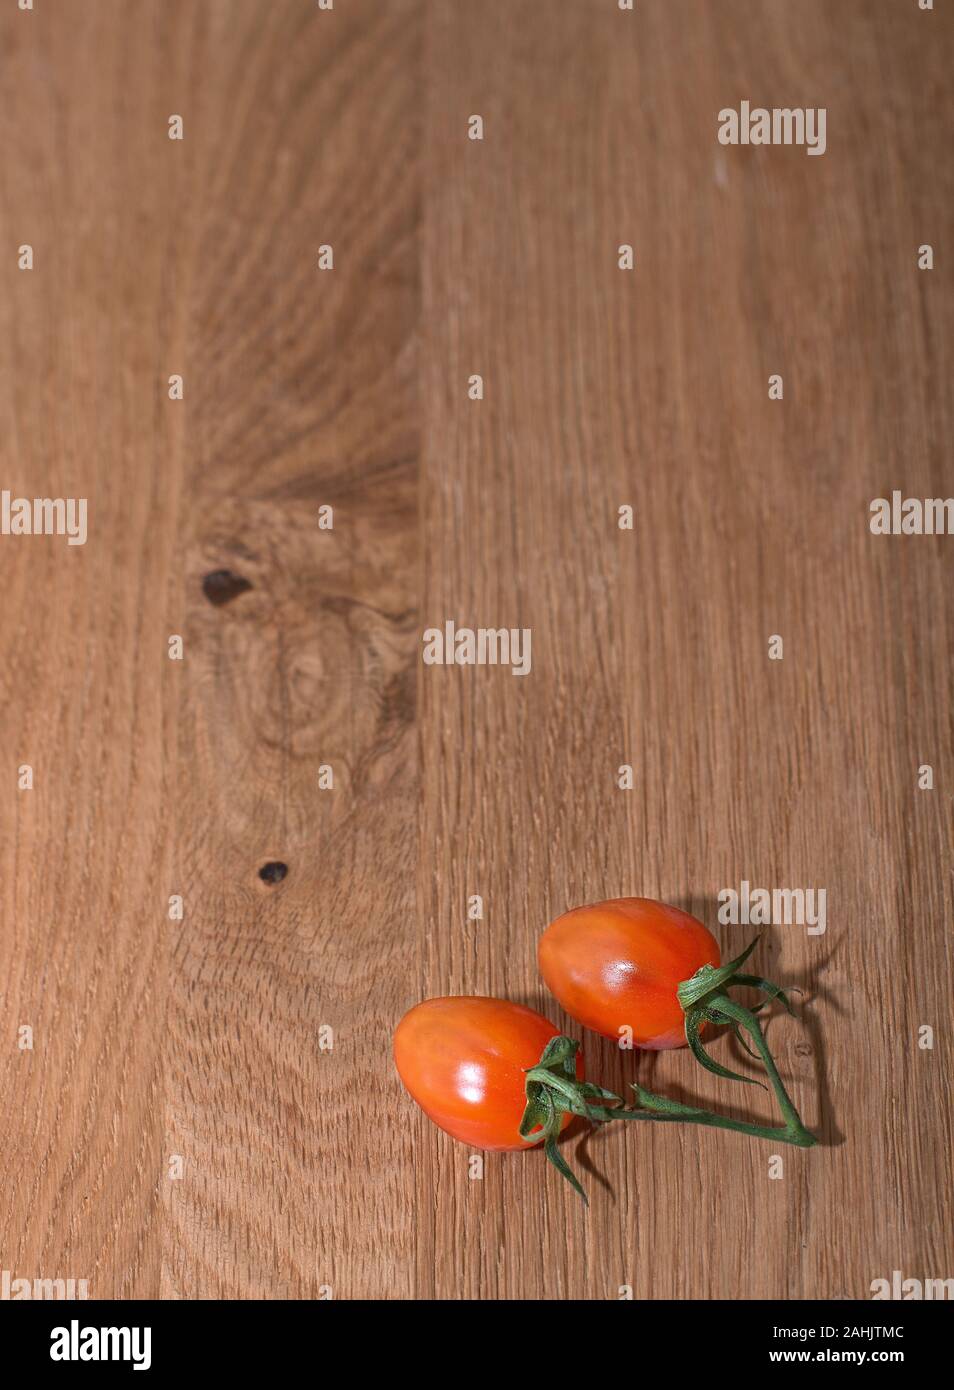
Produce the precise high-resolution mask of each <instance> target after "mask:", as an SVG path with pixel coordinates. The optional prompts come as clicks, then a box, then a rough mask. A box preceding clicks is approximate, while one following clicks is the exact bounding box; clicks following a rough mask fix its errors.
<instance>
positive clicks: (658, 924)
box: [394, 898, 720, 1149]
mask: <svg viewBox="0 0 954 1390" xmlns="http://www.w3.org/2000/svg"><path fill="white" fill-rule="evenodd" d="M539 960H540V970H541V973H542V975H543V978H544V980H545V981H546V983H547V986H548V987H549V989H550V990H551V992H552V993H553V994H554V995H556V997H557V999H558V1000H559V1001H560V1003H561V1004H562V1005H563V1007H564V1009H566V1011H567V1013H568V1014H570V1015H571V1016H572V1017H573V1018H575V1019H577V1020H578V1022H580V1023H582V1024H583V1025H584V1026H585V1027H587V1028H592V1029H593V1031H594V1032H597V1033H602V1034H604V1036H606V1037H608V1038H612V1039H613V1040H614V1041H616V1042H618V1041H619V1040H620V1038H621V1037H624V1036H625V1037H626V1038H627V1039H629V1040H631V1041H632V1043H633V1045H634V1046H636V1047H645V1048H654V1049H662V1048H671V1047H680V1046H682V1045H683V1044H684V1043H685V1036H684V1031H683V1020H684V1015H683V1009H682V1005H681V1004H680V1003H679V1000H678V998H677V997H676V990H677V988H678V986H679V985H680V984H681V982H682V981H683V980H688V979H689V978H690V977H691V976H692V975H694V974H695V973H696V971H697V970H698V969H699V968H700V967H701V966H703V965H715V966H717V965H719V964H720V957H719V947H718V945H717V943H716V941H715V938H714V937H713V936H712V934H711V932H709V931H707V930H706V928H705V927H704V926H703V925H702V923H701V922H698V921H697V920H696V919H695V917H690V916H689V914H688V913H686V912H681V911H680V910H679V909H678V908H675V907H667V906H666V905H665V904H664V903H657V902H653V901H652V900H651V899H649V898H614V899H612V900H610V901H609V902H602V903H596V904H594V905H593V906H590V907H578V908H575V909H574V910H573V911H572V912H565V913H564V914H563V915H562V917H558V918H557V919H556V920H555V921H554V922H551V924H550V926H549V927H547V929H546V931H545V932H544V934H543V936H542V937H541V939H540V943H539ZM624 1030H628V1031H624ZM558 1036H559V1029H557V1028H555V1027H554V1025H553V1024H552V1023H551V1022H550V1021H549V1020H548V1019H546V1018H544V1017H543V1016H542V1015H541V1014H538V1013H535V1012H534V1010H533V1009H528V1008H525V1007H524V1006H523V1005H522V1004H511V1003H509V1002H508V1001H507V1000H504V999H486V998H473V997H466V996H463V997H455V998H448V999H427V1000H425V1001H424V1003H423V1004H418V1005H417V1006H416V1007H415V1008H413V1009H411V1010H410V1012H409V1013H407V1014H405V1016H404V1018H403V1019H402V1020H401V1022H400V1023H399V1024H398V1027H397V1031H396V1033H395V1035H394V1060H395V1063H396V1065H397V1069H398V1073H399V1075H400V1077H401V1080H402V1081H403V1082H404V1085H405V1086H406V1088H407V1090H408V1091H409V1092H410V1094H411V1096H412V1097H413V1098H414V1100H416V1101H417V1103H418V1105H419V1106H420V1107H421V1109H422V1110H423V1111H424V1112H425V1114H427V1115H428V1116H429V1117H430V1118H431V1119H432V1120H433V1121H434V1123H435V1124H437V1125H439V1126H440V1128H441V1129H443V1130H446V1131H447V1133H448V1134H450V1135H452V1136H453V1138H455V1139H459V1140H462V1141H463V1142H464V1143H466V1144H469V1145H471V1146H472V1147H474V1148H479V1149H524V1148H526V1147H527V1140H526V1139H524V1138H521V1135H520V1123H521V1117H522V1116H523V1114H524V1109H525V1106H526V1104H527V1096H526V1094H525V1082H526V1077H525V1075H524V1073H525V1072H526V1071H528V1070H529V1069H530V1068H532V1067H535V1066H536V1065H537V1063H538V1062H539V1061H540V1057H541V1054H542V1052H543V1050H544V1048H545V1047H546V1045H547V1043H548V1042H549V1041H550V1040H551V1039H552V1038H555V1037H558ZM576 1075H577V1079H578V1080H582V1079H583V1070H582V1059H581V1058H580V1056H579V1054H577V1058H576ZM569 1118H570V1117H569V1115H568V1114H567V1115H565V1116H564V1119H563V1124H566V1123H567V1122H568V1120H569ZM535 1132H536V1131H534V1133H535ZM540 1137H541V1138H542V1137H543V1135H542V1131H541V1133H540ZM530 1142H534V1141H533V1136H532V1135H531V1140H530Z"/></svg>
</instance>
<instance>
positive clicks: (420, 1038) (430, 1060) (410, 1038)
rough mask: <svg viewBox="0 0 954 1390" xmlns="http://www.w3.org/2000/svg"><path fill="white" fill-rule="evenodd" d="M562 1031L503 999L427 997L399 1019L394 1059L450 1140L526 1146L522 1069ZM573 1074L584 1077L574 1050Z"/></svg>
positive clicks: (416, 1097) (485, 1146)
mask: <svg viewBox="0 0 954 1390" xmlns="http://www.w3.org/2000/svg"><path fill="white" fill-rule="evenodd" d="M559 1031H560V1030H559V1029H558V1028H555V1027H554V1025H553V1024H552V1023H551V1022H550V1021H549V1019H546V1018H543V1016H542V1015H541V1014H538V1013H534V1011H533V1009H527V1008H524V1006H523V1005H522V1004H511V1003H508V1002H507V1001H506V1000H505V999H486V998H482V997H480V996H456V997H452V998H448V999H425V1000H424V1002H423V1004H417V1005H416V1006H415V1007H414V1008H413V1009H411V1010H410V1012H409V1013H406V1014H405V1015H404V1017H403V1018H402V1019H401V1022H400V1023H399V1024H398V1026H397V1029H396V1031H395V1034H394V1061H395V1064H396V1065H397V1069H398V1074H399V1076H400V1078H401V1080H402V1081H403V1082H404V1085H405V1086H406V1087H407V1089H408V1091H409V1092H410V1094H411V1096H412V1097H413V1098H414V1100H416V1101H417V1103H418V1105H419V1106H420V1107H421V1109H422V1110H423V1111H424V1113H425V1115H427V1116H429V1117H430V1119H432V1120H433V1121H434V1123H435V1124H436V1125H439V1126H440V1128H441V1129H443V1130H445V1131H446V1132H447V1133H448V1134H450V1135H451V1136H452V1137H453V1138H454V1139H459V1140H461V1142H462V1143H464V1144H470V1145H472V1146H473V1147H474V1148H477V1149H526V1148H529V1147H530V1144H531V1143H532V1142H533V1141H532V1140H531V1141H529V1142H528V1141H527V1140H526V1139H521V1137H520V1121H521V1119H522V1117H523V1112H524V1107H525V1106H526V1103H527V1098H526V1090H525V1087H526V1077H525V1076H524V1071H525V1070H526V1069H527V1068H529V1067H534V1066H536V1064H537V1062H539V1060H540V1057H541V1055H542V1053H543V1049H544V1048H545V1047H546V1045H547V1043H548V1042H549V1041H550V1039H551V1038H555V1037H557V1036H558V1034H559ZM576 1073H577V1078H578V1079H582V1076H583V1068H582V1062H581V1058H580V1056H579V1054H577V1058H576ZM569 1119H570V1116H569V1115H567V1116H566V1117H565V1118H564V1121H563V1123H564V1124H566V1123H567V1122H568V1121H569ZM561 1128H562V1126H561ZM541 1137H542V1136H541Z"/></svg>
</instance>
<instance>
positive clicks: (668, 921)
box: [538, 898, 720, 1050]
mask: <svg viewBox="0 0 954 1390" xmlns="http://www.w3.org/2000/svg"><path fill="white" fill-rule="evenodd" d="M538 949H539V960H540V970H541V972H542V974H543V978H544V979H545V980H546V982H547V986H548V988H549V989H550V990H551V992H552V993H553V994H555V995H556V997H557V999H559V1001H560V1003H561V1004H562V1005H563V1007H564V1009H566V1011H567V1013H568V1014H570V1015H571V1016H572V1017H573V1018H575V1019H578V1020H579V1021H580V1023H582V1024H584V1025H585V1026H586V1027H587V1028H592V1029H593V1031H594V1032H595V1033H602V1034H603V1035H604V1036H605V1037H607V1038H613V1039H614V1041H617V1042H618V1041H619V1039H620V1036H621V1033H620V1029H621V1028H624V1027H627V1026H628V1027H630V1028H631V1029H632V1030H633V1043H634V1044H635V1046H637V1047H646V1048H652V1049H655V1050H662V1049H664V1048H670V1047H683V1046H685V1041H686V1036H685V1030H684V1026H683V1019H684V1015H683V1010H682V1005H681V1004H680V1003H679V1000H678V999H677V998H676V988H677V986H678V985H679V984H681V983H682V981H683V980H688V979H689V978H690V976H692V975H694V974H695V973H696V971H697V970H698V969H699V967H700V966H701V965H719V964H720V957H719V946H718V943H717V942H716V939H715V937H714V936H713V935H712V933H711V932H709V931H707V930H706V928H705V927H704V926H703V925H702V923H701V922H698V921H696V919H695V917H690V916H689V914H688V913H687V912H680V910H679V908H677V907H667V906H666V904H665V903H657V902H653V900H652V899H651V898H611V899H610V900H609V901H608V902H603V903H593V904H592V905H591V906H590V907H577V908H574V909H573V911H572V912H564V914H563V916H562V917H557V919H556V921H554V922H551V923H550V925H549V926H548V927H547V929H546V931H545V932H544V933H543V936H542V937H541V938H540V944H539V948H538Z"/></svg>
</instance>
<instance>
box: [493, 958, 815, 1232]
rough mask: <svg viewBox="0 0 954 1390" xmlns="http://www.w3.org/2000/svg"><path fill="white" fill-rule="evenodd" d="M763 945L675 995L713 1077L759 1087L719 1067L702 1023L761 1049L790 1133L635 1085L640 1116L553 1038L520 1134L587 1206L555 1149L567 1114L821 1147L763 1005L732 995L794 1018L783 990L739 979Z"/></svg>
mask: <svg viewBox="0 0 954 1390" xmlns="http://www.w3.org/2000/svg"><path fill="white" fill-rule="evenodd" d="M757 942H758V938H756V940H755V941H753V942H752V943H751V945H750V946H748V947H747V949H746V950H745V951H743V953H742V954H741V955H740V956H738V957H737V958H736V959H735V960H734V961H730V962H729V963H728V965H724V966H719V967H715V966H711V965H704V966H703V967H702V968H701V969H700V970H697V971H696V973H695V975H693V977H692V979H691V980H684V981H683V982H682V984H681V985H680V986H679V988H678V990H677V994H678V997H679V1002H680V1003H681V1004H682V1006H683V1010H684V1012H685V1016H686V1041H687V1042H688V1044H689V1047H690V1049H691V1051H692V1053H693V1056H694V1057H695V1058H696V1060H697V1061H698V1062H700V1063H701V1064H702V1066H704V1067H705V1068H706V1069H707V1070H708V1071H711V1072H714V1073H715V1074H716V1075H718V1076H725V1077H730V1078H732V1079H734V1080H737V1081H745V1082H750V1081H752V1080H753V1078H751V1077H746V1076H742V1075H740V1074H739V1073H738V1072H733V1071H729V1070H728V1068H726V1067H723V1066H722V1065H721V1064H720V1063H718V1062H716V1061H715V1060H714V1059H713V1058H712V1057H710V1056H709V1054H708V1052H707V1051H706V1049H705V1048H704V1046H703V1044H702V1042H701V1039H700V1033H701V1030H702V1025H703V1023H705V1022H711V1023H715V1024H720V1025H725V1026H728V1027H729V1028H731V1030H732V1031H733V1033H734V1034H735V1036H736V1037H737V1038H738V1039H739V1041H740V1042H742V1043H743V1045H745V1044H744V1039H743V1038H742V1036H741V1032H740V1029H742V1028H744V1029H745V1031H746V1032H747V1033H748V1035H749V1037H750V1038H751V1039H752V1042H753V1043H754V1044H755V1048H756V1053H753V1054H752V1055H753V1056H754V1055H756V1054H757V1055H758V1057H760V1058H761V1061H762V1063H763V1066H764V1068H765V1074H766V1075H767V1077H768V1079H769V1082H770V1084H771V1086H772V1089H773V1091H774V1092H775V1097H776V1100H777V1101H778V1105H779V1109H780V1110H781V1112H782V1117H783V1119H784V1121H785V1123H784V1125H782V1126H772V1125H757V1124H750V1123H749V1122H748V1121H746V1120H733V1119H730V1118H729V1117H728V1116H727V1115H718V1114H716V1112H715V1111H712V1110H703V1109H700V1108H699V1107H698V1106H694V1105H684V1104H683V1103H682V1102H681V1101H676V1100H671V1099H670V1098H669V1097H668V1096H660V1095H656V1094H654V1093H653V1092H652V1091H648V1090H646V1089H645V1088H644V1087H643V1086H640V1085H638V1084H635V1083H634V1084H633V1090H634V1091H635V1093H636V1099H637V1101H638V1106H637V1108H635V1109H627V1108H626V1105H625V1103H624V1101H623V1098H622V1097H621V1096H618V1095H616V1094H615V1092H613V1091H607V1090H604V1089H603V1087H601V1086H597V1085H595V1084H594V1083H593V1082H590V1081H578V1080H577V1077H576V1054H577V1052H578V1051H579V1047H580V1045H579V1043H578V1042H576V1041H575V1040H574V1039H573V1038H567V1037H563V1036H560V1037H556V1038H551V1040H550V1042H549V1043H548V1044H547V1046H546V1047H545V1048H544V1051H543V1056H542V1057H541V1058H540V1060H539V1062H538V1063H537V1065H536V1066H535V1067H530V1068H529V1069H528V1071H527V1073H526V1077H527V1081H526V1094H527V1106H526V1109H525V1111H524V1114H523V1119H522V1121H521V1124H520V1133H521V1135H522V1136H523V1138H524V1139H526V1140H527V1141H528V1143H531V1144H536V1143H539V1142H540V1141H541V1139H542V1140H543V1147H544V1152H545V1154H546V1157H547V1159H548V1160H549V1162H550V1163H551V1164H552V1165H553V1166H554V1168H556V1169H557V1171H558V1172H559V1173H560V1175H561V1176H562V1177H564V1178H566V1180H567V1181H568V1182H569V1183H570V1185H571V1186H572V1188H573V1190H574V1191H575V1192H577V1193H578V1194H579V1196H580V1197H582V1198H583V1201H584V1203H587V1198H586V1194H585V1192H584V1191H583V1188H582V1187H581V1186H580V1183H579V1182H578V1180H577V1178H576V1177H575V1176H574V1174H573V1172H572V1170H571V1168H570V1166H569V1164H568V1163H567V1161H566V1159H565V1158H564V1157H563V1155H562V1154H561V1153H560V1151H559V1148H558V1145H557V1139H558V1137H559V1134H560V1130H561V1129H562V1127H563V1120H564V1117H565V1116H566V1115H567V1114H571V1115H579V1116H581V1117H582V1118H584V1119H587V1120H589V1121H590V1122H591V1123H593V1124H608V1123H609V1122H610V1121H611V1120H649V1121H651V1122H655V1123H658V1124H667V1123H668V1124H696V1125H705V1126H708V1127H709V1128H712V1129H729V1130H734V1131H735V1132H736V1133H737V1134H748V1135H751V1136H752V1137H753V1138H755V1139H768V1140H770V1141H772V1142H774V1143H776V1144H794V1145H795V1146H796V1147H798V1148H803V1149H809V1148H811V1147H812V1146H813V1145H814V1144H816V1143H817V1142H818V1141H817V1140H816V1138H815V1136H814V1135H813V1134H812V1133H810V1131H809V1130H807V1129H806V1128H805V1126H804V1124H803V1123H802V1120H801V1117H800V1115H799V1113H798V1111H797V1110H796V1108H795V1106H794V1104H793V1103H792V1100H791V1098H790V1096H789V1094H788V1092H787V1091H786V1089H785V1086H784V1084H783V1082H782V1078H781V1076H780V1075H779V1072H778V1068H777V1066H776V1065H775V1059H774V1057H773V1056H772V1053H771V1051H770V1050H769V1046H768V1043H767V1042H766V1040H765V1035H764V1033H763V1032H762V1027H761V1025H760V1023H759V1020H758V1017H757V1009H760V1008H761V1007H762V1005H761V1004H759V1005H758V1006H757V1008H756V1010H752V1009H746V1008H745V1007H743V1005H741V1004H739V1003H737V1002H736V1001H735V1000H734V999H732V998H730V996H729V995H728V994H727V992H726V991H727V990H728V989H729V988H731V987H732V986H733V985H745V986H747V987H752V988H756V989H759V990H761V991H762V993H764V994H766V995H767V996H768V999H769V1001H771V1000H773V999H778V1000H779V1001H780V1002H781V1003H782V1004H783V1005H784V1006H785V1008H786V1009H788V1011H789V1012H790V1013H791V1012H792V1008H791V1005H790V1003H789V1001H788V999H787V997H786V995H785V994H784V993H783V991H782V990H781V989H779V987H778V986H777V985H774V984H772V983H771V981H769V980H762V979H759V978H758V977H757V976H754V975H740V974H739V973H738V967H739V966H740V965H742V964H743V963H744V961H745V960H746V959H747V958H748V956H749V955H751V953H752V951H753V950H754V949H755V946H756V944H757ZM747 1051H749V1052H751V1048H747ZM587 1205H588V1203H587Z"/></svg>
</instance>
